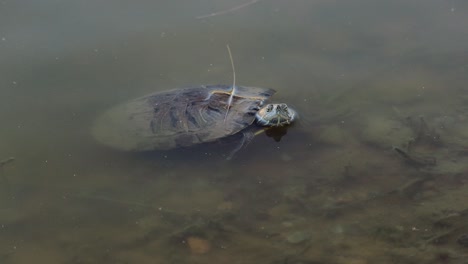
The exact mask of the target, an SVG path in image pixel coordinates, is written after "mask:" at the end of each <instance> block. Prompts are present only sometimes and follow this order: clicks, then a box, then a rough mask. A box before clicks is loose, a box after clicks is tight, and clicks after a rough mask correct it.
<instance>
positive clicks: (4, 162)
mask: <svg viewBox="0 0 468 264" xmlns="http://www.w3.org/2000/svg"><path fill="white" fill-rule="evenodd" d="M14 160H15V158H14V157H9V158H6V159H4V160H1V161H0V168H1V167H3V166H5V165H6V164H8V163H10V162H13V161H14Z"/></svg>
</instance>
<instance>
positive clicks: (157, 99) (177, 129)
mask: <svg viewBox="0 0 468 264" xmlns="http://www.w3.org/2000/svg"><path fill="white" fill-rule="evenodd" d="M231 90H232V86H228V85H212V86H198V87H191V88H182V89H176V90H170V91H164V92H156V93H153V94H149V95H146V96H143V97H141V98H138V99H135V100H132V101H129V102H127V103H124V104H121V105H118V106H116V107H114V108H111V109H109V110H108V111H106V112H104V113H103V114H102V115H100V116H99V117H98V118H97V119H96V122H95V124H94V126H93V128H92V133H93V136H94V137H95V138H96V139H97V140H98V141H99V142H101V143H103V144H105V145H108V146H110V147H113V148H117V149H121V150H126V151H146V150H156V149H160V150H166V149H173V148H178V147H188V146H192V145H195V144H200V143H204V142H211V141H215V140H217V139H220V138H223V137H226V136H230V135H233V134H235V133H238V132H239V131H241V130H243V129H245V128H246V127H248V126H249V125H251V124H252V123H253V122H254V121H255V114H256V113H257V111H258V110H259V109H260V107H262V106H263V104H264V103H265V101H266V100H267V99H268V98H269V97H270V96H271V95H273V94H274V93H275V90H273V89H267V88H257V87H242V86H236V91H235V93H234V96H233V98H232V102H231V105H230V107H229V111H228V114H227V115H226V111H227V108H228V107H227V106H228V101H229V97H230V94H231Z"/></svg>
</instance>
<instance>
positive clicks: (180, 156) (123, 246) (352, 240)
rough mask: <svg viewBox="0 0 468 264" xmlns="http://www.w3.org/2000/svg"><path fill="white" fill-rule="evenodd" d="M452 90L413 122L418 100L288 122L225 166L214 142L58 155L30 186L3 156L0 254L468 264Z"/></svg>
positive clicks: (41, 259)
mask: <svg viewBox="0 0 468 264" xmlns="http://www.w3.org/2000/svg"><path fill="white" fill-rule="evenodd" d="M347 100H348V101H349V100H350V99H349V97H347ZM458 100H459V102H460V103H459V104H454V105H453V109H452V110H448V111H445V114H444V115H443V116H439V115H437V114H435V113H437V112H438V111H433V112H431V111H429V110H427V111H426V112H425V113H427V114H426V115H425V116H424V117H423V118H421V117H420V116H419V115H416V114H415V113H420V112H421V111H420V109H425V108H424V106H425V105H424V102H422V103H420V104H419V105H418V104H417V103H416V104H415V103H414V102H411V103H410V104H407V105H406V106H405V104H400V105H399V107H398V108H395V107H390V106H389V107H386V106H383V107H382V105H381V107H380V108H379V109H386V110H382V111H367V110H368V109H365V107H372V106H365V107H361V109H360V110H361V111H359V114H355V115H354V116H352V117H347V119H346V120H347V122H340V121H339V120H338V119H333V118H330V119H329V120H324V121H323V122H321V123H319V124H315V125H314V127H313V128H312V130H309V129H310V128H309V127H307V125H304V126H300V125H298V126H296V127H293V128H292V129H290V131H288V135H287V136H286V137H285V138H284V141H282V142H283V144H280V145H277V144H275V145H272V144H270V143H271V142H270V141H271V138H267V137H265V136H259V138H258V139H256V140H255V142H253V143H252V145H250V146H249V147H248V149H247V150H243V152H241V153H240V155H239V156H238V157H236V159H234V160H233V161H229V162H226V161H224V160H223V158H222V154H223V153H219V151H218V152H217V151H216V149H218V147H217V146H214V147H213V148H212V149H204V148H203V147H201V148H195V149H190V150H183V151H180V152H177V151H175V152H169V153H165V154H148V155H146V154H144V155H129V154H124V153H117V154H116V153H113V152H111V151H109V150H102V153H98V154H95V155H104V154H105V156H106V159H105V160H102V159H101V160H99V162H100V165H99V164H89V167H88V168H87V169H85V170H82V171H81V173H80V174H79V175H73V173H69V172H70V171H69V170H67V169H65V168H70V167H73V166H74V164H73V162H71V161H63V162H64V163H66V164H62V165H63V166H61V167H60V168H61V169H60V168H58V167H53V166H52V165H42V169H41V170H40V171H39V174H41V173H43V174H45V175H50V173H51V172H53V173H54V174H56V175H59V176H58V177H57V178H56V179H49V181H47V182H37V183H31V182H29V183H28V184H25V183H23V182H21V178H15V175H22V174H24V172H23V171H21V170H22V168H21V161H20V160H17V161H14V162H10V163H5V164H4V165H3V166H2V171H1V173H2V181H3V183H2V186H5V187H6V186H8V188H3V189H2V194H3V195H4V197H5V198H4V199H2V211H1V219H2V221H1V226H0V261H1V263H8V264H10V263H13V264H15V263H268V264H277V263H278V264H283V263H287V264H299V263H302V264H307V263H351V264H361V263H466V261H467V260H468V202H467V201H468V172H467V165H466V164H468V150H467V148H466V147H467V146H468V141H467V139H466V136H465V135H466V132H467V127H468V124H467V122H468V118H467V115H468V113H467V112H466V111H465V110H464V108H463V104H462V103H463V102H464V101H463V100H464V99H463V98H461V99H458ZM389 105H391V104H389ZM415 109H417V110H415ZM304 130H307V133H303V131H304ZM394 147H397V148H398V150H399V152H398V151H395V150H394ZM106 151H108V152H106ZM194 154H196V155H194ZM83 156H84V155H83ZM194 156H197V158H193V157H194ZM189 157H191V158H189ZM92 158H93V157H88V159H92ZM51 162H52V161H49V163H51ZM67 162H68V163H67ZM78 163H79V162H78ZM64 174H66V175H68V176H67V177H63V176H61V175H64ZM72 175H73V176H72ZM7 183H8V184H7Z"/></svg>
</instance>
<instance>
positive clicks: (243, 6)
mask: <svg viewBox="0 0 468 264" xmlns="http://www.w3.org/2000/svg"><path fill="white" fill-rule="evenodd" d="M260 1H261V0H251V1H250V2H247V3H243V4H241V5H238V6H235V7H233V8H230V9H227V10H222V11H218V12H214V13H211V14H208V15H204V16H197V17H195V18H196V19H203V18H207V17H214V16H220V15H225V14H228V13H232V12H235V11H237V10H239V9H242V8H245V7H248V6H250V5H253V4H255V3H257V2H260Z"/></svg>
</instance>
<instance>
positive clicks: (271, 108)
mask: <svg viewBox="0 0 468 264" xmlns="http://www.w3.org/2000/svg"><path fill="white" fill-rule="evenodd" d="M272 110H273V105H271V104H269V105H268V106H267V109H266V111H267V112H271V111H272Z"/></svg>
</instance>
